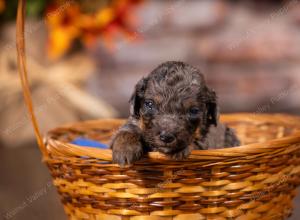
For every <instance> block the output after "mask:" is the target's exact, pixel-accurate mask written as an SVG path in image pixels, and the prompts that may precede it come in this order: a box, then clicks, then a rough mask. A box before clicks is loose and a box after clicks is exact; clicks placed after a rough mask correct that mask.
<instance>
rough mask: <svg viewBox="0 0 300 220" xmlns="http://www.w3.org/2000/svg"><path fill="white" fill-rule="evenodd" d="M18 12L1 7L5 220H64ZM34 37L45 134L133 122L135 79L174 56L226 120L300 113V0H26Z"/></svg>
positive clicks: (10, 1) (0, 210) (10, 3)
mask: <svg viewBox="0 0 300 220" xmlns="http://www.w3.org/2000/svg"><path fill="white" fill-rule="evenodd" d="M16 6H17V1H16V0H0V48H1V50H0V100H1V105H0V174H1V178H0V219H1V218H3V219H25V220H27V219H44V220H48V219H49V220H50V219H57V220H60V219H65V215H64V213H63V209H62V205H60V203H59V198H58V195H57V193H56V191H55V188H54V187H53V186H52V185H51V178H50V175H49V173H48V170H47V168H46V166H45V165H44V164H42V163H41V155H40V153H39V151H38V148H37V146H36V143H35V139H34V134H33V131H32V127H31V124H30V120H29V118H28V116H27V113H26V108H25V106H24V102H23V97H22V91H21V86H20V82H19V79H18V75H17V63H16V49H15V28H16V27H15V15H16ZM25 35H26V36H25V37H26V43H27V62H28V70H29V76H30V87H31V91H32V93H33V99H34V102H35V108H36V114H37V116H38V119H39V122H40V126H41V129H42V131H43V132H44V133H45V132H47V130H49V129H51V128H54V127H56V126H58V125H61V124H63V123H66V122H72V121H79V120H86V119H96V118H103V117H127V116H128V110H129V106H128V100H129V97H130V95H131V93H132V91H133V87H134V85H135V83H136V82H137V81H138V80H139V79H140V78H141V77H142V76H144V75H147V74H148V73H149V72H150V71H151V70H152V69H154V68H155V67H156V66H158V65H159V64H160V63H162V62H164V61H168V60H181V61H185V62H188V63H190V64H192V65H195V66H196V67H198V68H199V69H200V70H201V71H202V72H203V74H204V75H205V77H206V79H207V81H208V84H209V85H210V86H211V87H212V88H214V89H215V90H216V92H217V93H218V96H219V103H220V106H221V112H223V113H227V112H245V111H246V112H251V113H253V114H256V113H268V112H285V113H290V114H300V102H299V95H300V74H299V70H300V66H299V62H300V44H299V41H300V3H299V1H298V0H290V1H284V0H282V1H280V0H248V1H246V0H244V1H243V0H231V1H229V0H228V1H225V0H224V1H223V0H198V1H196V0H173V1H172V0H168V1H167V0H162V1H159V0H118V1H117V0H90V1H84V0H52V1H50V0H38V1H37V0H31V1H30V0H28V4H27V18H26V31H25ZM298 201H299V202H298ZM295 205H296V207H299V208H300V199H299V198H297V199H296V202H295ZM299 208H298V209H297V208H296V210H295V214H294V215H293V216H292V217H291V219H295V220H296V219H297V216H298V218H299V216H300V211H299V210H300V209H299Z"/></svg>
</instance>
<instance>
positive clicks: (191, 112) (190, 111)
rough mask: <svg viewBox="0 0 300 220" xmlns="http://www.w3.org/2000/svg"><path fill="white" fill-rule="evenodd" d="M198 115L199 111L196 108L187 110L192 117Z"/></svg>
mask: <svg viewBox="0 0 300 220" xmlns="http://www.w3.org/2000/svg"><path fill="white" fill-rule="evenodd" d="M199 113H200V109H199V108H197V107H192V108H190V109H189V114H190V115H192V116H195V115H198V114H199Z"/></svg>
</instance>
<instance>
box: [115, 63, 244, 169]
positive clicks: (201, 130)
mask: <svg viewBox="0 0 300 220" xmlns="http://www.w3.org/2000/svg"><path fill="white" fill-rule="evenodd" d="M237 145H239V140H238V138H237V137H236V135H235V133H234V132H233V130H232V129H230V128H228V127H227V126H226V125H223V124H221V123H219V121H218V106H217V97H216V93H215V92H214V91H213V90H211V89H210V88H208V87H207V85H206V83H205V80H204V77H203V75H202V74H201V73H200V71H199V70H198V69H196V68H194V67H192V66H190V65H188V64H185V63H183V62H175V61H173V62H165V63H163V64H161V65H160V66H158V67H157V68H156V69H154V70H153V71H152V72H151V73H150V74H149V75H148V76H147V77H145V78H143V79H141V80H140V81H139V82H138V83H137V85H136V87H135V91H134V93H133V95H132V97H131V99H130V117H129V119H128V121H127V122H126V124H125V125H124V126H122V127H121V128H120V129H119V131H118V132H117V133H116V134H115V136H114V137H113V138H112V142H111V148H112V151H113V161H114V162H115V163H118V164H120V165H127V164H132V163H134V162H135V161H137V160H140V159H141V158H142V156H143V154H145V153H146V152H149V151H159V152H161V153H164V154H166V155H168V156H169V157H170V158H173V159H178V160H180V159H184V158H186V157H188V155H189V154H190V152H191V150H193V149H212V148H221V147H230V146H237Z"/></svg>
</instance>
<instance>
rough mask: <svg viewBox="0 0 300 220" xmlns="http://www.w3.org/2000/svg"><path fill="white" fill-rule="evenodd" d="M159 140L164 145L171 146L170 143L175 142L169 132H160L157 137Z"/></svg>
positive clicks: (173, 136)
mask: <svg viewBox="0 0 300 220" xmlns="http://www.w3.org/2000/svg"><path fill="white" fill-rule="evenodd" d="M159 139H160V140H161V141H162V142H164V143H166V144H171V143H172V142H174V141H175V139H176V137H175V135H174V134H172V133H170V132H167V131H161V132H160V135H159Z"/></svg>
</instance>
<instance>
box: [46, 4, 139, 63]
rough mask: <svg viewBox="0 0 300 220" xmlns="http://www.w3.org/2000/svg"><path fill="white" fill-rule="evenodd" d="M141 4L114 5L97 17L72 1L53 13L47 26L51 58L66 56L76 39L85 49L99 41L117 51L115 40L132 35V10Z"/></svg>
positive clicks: (48, 19) (97, 14)
mask: <svg viewBox="0 0 300 220" xmlns="http://www.w3.org/2000/svg"><path fill="white" fill-rule="evenodd" d="M138 2H140V0H119V1H116V0H114V1H112V3H110V4H109V5H107V6H104V7H101V8H100V9H99V10H97V11H96V12H95V13H93V14H85V13H83V12H82V11H81V9H80V6H79V4H78V3H76V2H74V1H72V4H71V3H69V4H68V5H67V2H66V3H65V5H64V4H63V3H60V4H59V6H57V5H56V6H55V7H53V8H52V9H51V10H50V9H49V13H48V15H47V18H46V20H47V26H48V30H49V44H48V55H49V57H50V58H51V59H56V58H59V57H61V56H62V55H63V54H65V53H66V52H67V51H68V50H69V49H70V48H71V46H72V44H73V42H74V41H75V40H76V39H79V40H81V41H82V42H83V43H84V45H86V46H91V45H93V44H94V43H95V42H96V41H97V39H98V38H99V37H101V38H102V40H104V41H105V42H106V44H107V46H108V47H110V48H113V41H114V39H115V37H116V36H117V35H118V34H119V33H121V34H125V35H126V36H128V35H131V33H132V32H133V31H132V30H131V29H132V28H131V23H132V22H131V20H132V16H131V9H132V7H133V6H134V5H135V4H136V3H138Z"/></svg>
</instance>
